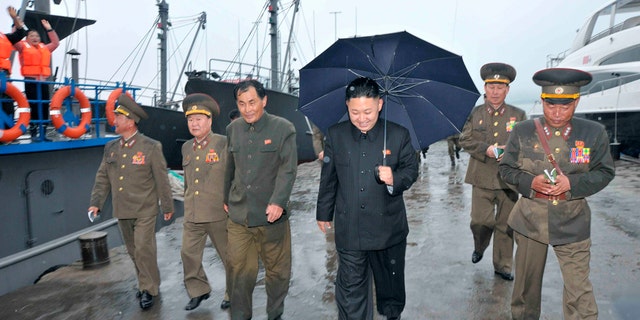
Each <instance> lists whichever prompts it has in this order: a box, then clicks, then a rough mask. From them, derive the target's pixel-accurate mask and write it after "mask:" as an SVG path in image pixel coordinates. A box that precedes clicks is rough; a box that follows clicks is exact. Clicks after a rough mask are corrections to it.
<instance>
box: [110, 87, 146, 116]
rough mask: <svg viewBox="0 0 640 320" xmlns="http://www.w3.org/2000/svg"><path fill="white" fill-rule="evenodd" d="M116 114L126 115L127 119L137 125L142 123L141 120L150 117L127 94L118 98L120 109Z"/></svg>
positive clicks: (118, 108) (117, 109)
mask: <svg viewBox="0 0 640 320" xmlns="http://www.w3.org/2000/svg"><path fill="white" fill-rule="evenodd" d="M115 112H117V113H119V114H122V115H125V116H126V117H127V118H129V119H132V120H133V121H135V122H136V123H138V122H139V121H140V119H147V118H149V115H147V113H146V112H145V111H144V110H143V109H142V107H140V106H139V105H138V104H137V103H136V102H135V101H133V98H131V97H130V96H129V95H127V94H124V93H123V94H121V95H120V96H119V97H118V107H117V108H116V110H115Z"/></svg>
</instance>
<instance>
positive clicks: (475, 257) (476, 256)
mask: <svg viewBox="0 0 640 320" xmlns="http://www.w3.org/2000/svg"><path fill="white" fill-rule="evenodd" d="M480 260H482V252H478V251H473V253H472V254H471V262H473V263H478V262H479V261H480Z"/></svg>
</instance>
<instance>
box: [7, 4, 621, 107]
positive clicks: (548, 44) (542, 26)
mask: <svg viewBox="0 0 640 320" xmlns="http://www.w3.org/2000/svg"><path fill="white" fill-rule="evenodd" d="M63 2H64V3H63V4H61V5H54V4H53V3H52V4H51V10H52V13H54V14H59V15H68V16H76V15H77V16H79V17H83V18H84V17H86V18H89V19H94V20H97V22H96V24H94V25H92V26H89V27H88V28H86V31H87V33H79V35H78V37H74V38H68V39H67V40H65V41H63V42H62V43H61V46H60V48H59V49H58V50H56V51H55V52H54V55H53V56H54V66H60V68H61V72H62V64H63V60H64V59H65V54H64V52H65V51H66V50H69V49H71V48H75V49H76V50H77V51H79V52H81V54H82V55H81V56H80V57H81V58H80V62H81V69H82V70H81V77H83V76H85V73H86V76H87V77H88V78H93V79H109V78H111V77H112V76H113V75H114V73H115V71H116V70H117V69H118V68H119V67H120V66H121V65H122V64H123V62H124V61H125V58H126V57H127V56H128V55H129V54H130V52H131V51H132V50H134V48H135V47H136V46H137V45H138V43H139V42H140V41H141V40H142V39H143V37H144V35H145V34H146V33H147V32H148V31H149V29H150V27H151V26H152V24H153V21H154V19H155V17H156V16H157V14H158V13H157V12H158V8H157V6H156V0H110V1H105V0H82V1H80V0H64V1H63ZM608 2H609V1H600V0H593V1H587V0H535V1H517V0H484V1H478V0H457V1H455V0H440V1H433V0H422V1H417V0H413V1H409V0H395V1H388V0H352V1H344V0H324V1H320V0H306V1H305V0H302V1H301V4H300V7H301V9H300V12H299V15H298V16H297V18H296V19H297V21H296V38H295V42H296V49H295V50H294V53H293V57H294V58H296V61H295V62H293V63H292V65H293V67H294V68H295V69H299V68H301V67H302V66H304V64H306V63H307V62H309V61H310V60H311V59H313V57H314V56H315V55H317V54H319V53H321V52H322V51H323V50H324V49H326V48H327V47H328V46H329V45H331V44H332V43H333V42H334V40H335V37H336V36H337V37H338V38H341V37H352V36H354V35H358V36H370V35H374V34H382V33H392V32H399V31H408V32H410V33H412V34H413V35H415V36H418V37H420V38H422V39H424V40H426V41H429V42H431V43H433V44H436V45H438V46H440V47H442V48H444V49H447V50H450V51H452V52H455V53H456V54H459V55H461V56H462V57H463V59H464V61H465V64H466V66H467V69H468V70H469V73H470V74H471V76H472V78H473V79H474V81H475V82H476V86H477V87H478V90H479V91H480V92H482V90H483V88H482V82H481V80H480V76H479V69H480V67H481V66H482V65H483V64H484V63H487V62H496V61H499V62H506V63H509V64H511V65H513V66H514V67H515V68H516V70H517V72H518V75H517V79H516V81H515V82H514V83H513V84H512V86H511V91H510V94H509V96H508V97H507V102H510V103H512V104H517V105H519V106H521V107H522V108H524V109H525V110H526V109H527V108H529V107H530V106H531V105H532V104H533V101H535V100H537V99H538V96H539V87H537V86H535V85H534V84H533V82H532V81H531V76H532V75H533V73H534V72H536V71H538V70H540V69H543V68H545V66H546V59H547V55H549V54H554V55H555V54H558V53H560V52H562V51H564V50H566V49H568V48H569V47H570V46H571V43H572V41H573V38H574V36H575V32H576V30H577V29H578V28H579V27H581V25H582V24H583V22H584V20H585V18H586V17H587V16H589V15H591V14H592V13H593V12H595V11H596V10H597V9H599V8H600V7H602V6H604V5H605V4H606V3H608ZM2 3H3V6H7V5H12V6H15V7H16V8H19V7H20V5H21V1H19V0H8V1H6V0H5V1H2ZM168 3H169V16H170V18H171V21H172V23H173V27H174V29H173V31H172V32H173V35H172V36H173V38H171V39H172V40H170V46H177V44H178V43H179V42H184V45H183V46H182V47H183V49H181V50H180V51H179V53H177V54H176V56H179V57H180V58H179V59H174V60H180V61H172V62H171V63H170V68H171V70H172V71H171V73H172V76H173V79H171V80H170V81H171V82H170V83H169V88H170V89H171V90H173V87H174V86H175V81H176V75H177V74H178V72H179V71H180V68H181V67H182V63H183V61H182V60H183V59H184V57H185V56H186V53H187V51H188V47H189V44H190V43H191V41H192V40H191V38H192V35H193V32H194V31H191V33H189V31H190V30H192V27H191V26H188V25H186V24H185V23H186V21H193V20H195V18H196V16H197V15H198V14H199V13H200V12H202V11H204V12H206V13H207V26H206V29H205V30H201V34H202V35H204V37H201V38H200V39H201V40H199V41H198V42H196V45H195V47H194V52H193V53H192V56H191V59H190V60H191V61H192V67H193V68H194V69H197V70H204V69H205V68H206V67H207V59H208V58H220V59H232V58H233V56H234V55H235V53H236V52H237V50H238V48H239V46H240V42H242V41H244V40H245V38H246V37H247V35H248V33H249V31H250V29H251V28H252V27H253V25H254V22H255V21H256V19H257V18H258V17H259V14H260V11H261V8H263V7H264V4H265V3H266V1H265V0H227V1H220V0H168ZM290 4H291V1H283V2H282V8H281V10H284V9H286V8H287V7H289V6H290ZM5 8H6V7H5ZM5 8H3V11H4V9H5ZM9 20H10V19H9V16H8V14H6V11H4V12H3V13H2V14H1V15H0V30H1V31H3V32H7V31H9V25H10V21H9ZM266 20H267V16H265V17H264V18H263V19H262V20H261V22H260V24H259V25H261V26H262V31H261V33H260V37H259V38H258V45H259V46H260V47H263V46H264V45H265V42H264V41H265V39H264V34H265V31H264V28H265V26H266ZM288 23H289V22H286V23H285V25H283V27H282V28H283V29H282V31H281V37H282V42H286V41H287V39H286V37H287V33H288V31H287V30H288ZM187 34H189V35H188V36H187ZM254 41H255V40H253V41H252V42H254ZM156 43H157V40H156V38H155V36H154V37H153V39H152V40H151V43H150V44H149V48H150V50H149V52H148V53H146V55H145V64H144V65H142V66H140V69H139V71H138V73H137V76H136V78H135V80H134V83H135V84H138V85H151V86H157V82H154V81H153V80H152V79H153V76H154V75H155V70H156V68H157V51H156V50H155V48H157V44H156ZM267 52H268V51H267ZM255 56H256V46H255V43H252V44H251V48H250V49H249V50H248V53H247V62H249V63H254V62H255V60H256V58H255ZM262 63H263V64H264V65H267V66H268V65H269V64H270V60H269V58H268V54H267V57H266V58H264V59H263V60H262ZM16 65H18V63H17V62H16V63H14V74H15V75H19V72H17V70H18V69H17V66H16ZM125 68H126V67H125ZM131 68H134V67H131ZM69 69H70V68H69V67H66V68H65V72H64V74H65V75H67V76H68V75H70V70H69ZM132 74H133V71H129V74H128V75H127V76H126V77H123V76H120V75H118V76H117V77H116V78H114V79H113V80H119V81H121V80H124V81H127V82H129V81H130V78H131V75H132ZM118 77H123V78H118ZM183 87H184V85H183V84H180V86H179V88H180V89H179V92H181V91H182V90H183ZM147 94H149V93H148V92H147ZM527 111H528V110H527Z"/></svg>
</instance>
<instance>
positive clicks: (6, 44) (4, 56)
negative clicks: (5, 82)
mask: <svg viewBox="0 0 640 320" xmlns="http://www.w3.org/2000/svg"><path fill="white" fill-rule="evenodd" d="M7 12H9V16H10V17H11V19H12V20H13V26H14V28H15V30H14V31H13V32H12V33H6V34H5V33H1V32H0V74H3V75H4V77H6V78H8V77H9V76H10V75H11V60H10V58H11V52H12V51H13V45H14V44H16V43H18V42H19V41H20V40H21V39H22V38H24V36H25V34H26V33H27V30H28V29H27V27H26V26H25V25H24V23H22V20H20V17H18V13H17V12H16V8H14V7H11V6H9V7H7ZM0 76H1V75H0ZM0 98H2V99H7V101H2V110H3V111H4V113H5V114H6V115H7V116H8V117H9V118H10V119H13V109H14V108H13V101H11V98H10V97H8V96H6V95H5V94H2V95H1V96H0ZM11 126H12V124H6V128H10V127H11ZM2 127H3V125H2V124H0V128H2Z"/></svg>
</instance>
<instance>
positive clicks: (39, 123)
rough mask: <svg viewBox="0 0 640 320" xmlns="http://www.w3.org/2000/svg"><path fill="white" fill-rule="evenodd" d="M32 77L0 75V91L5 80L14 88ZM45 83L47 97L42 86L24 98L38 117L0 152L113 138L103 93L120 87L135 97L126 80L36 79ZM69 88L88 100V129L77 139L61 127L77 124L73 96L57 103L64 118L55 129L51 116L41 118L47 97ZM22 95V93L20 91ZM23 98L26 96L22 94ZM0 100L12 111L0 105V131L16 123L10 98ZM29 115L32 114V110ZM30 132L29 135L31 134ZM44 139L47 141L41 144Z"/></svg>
mask: <svg viewBox="0 0 640 320" xmlns="http://www.w3.org/2000/svg"><path fill="white" fill-rule="evenodd" d="M34 81H35V80H27V79H12V78H6V77H4V76H3V75H0V91H2V92H4V88H5V87H6V84H5V83H7V82H8V83H11V84H13V85H14V86H16V87H17V88H18V89H21V87H24V84H25V83H28V82H34ZM39 82H40V83H44V84H47V85H49V88H50V93H51V94H50V98H49V99H42V98H41V97H42V96H43V95H42V92H41V91H40V90H41V88H42V86H37V97H39V98H36V99H33V98H32V99H28V102H29V107H30V109H33V108H36V110H37V112H38V114H39V115H40V117H39V119H41V120H37V119H33V118H32V119H30V120H29V124H28V125H27V126H26V128H22V135H21V136H19V137H18V138H16V139H14V140H13V141H8V142H4V143H0V154H8V153H19V152H29V151H32V152H35V151H42V150H54V149H66V148H72V147H82V146H93V145H100V144H104V143H106V142H107V141H109V140H111V139H112V138H113V137H115V134H114V133H113V130H111V126H110V125H109V124H108V121H107V118H106V113H105V105H106V100H107V96H108V95H109V94H110V93H111V92H113V91H114V90H116V89H123V90H124V91H126V92H128V93H131V95H132V96H133V97H134V99H135V98H136V93H137V91H138V90H139V88H134V87H129V86H127V84H126V83H115V84H112V85H107V84H104V83H99V82H98V83H76V82H75V81H73V80H71V79H69V78H65V79H64V81H62V82H56V81H39ZM65 86H69V87H70V92H71V93H72V95H73V94H75V90H80V91H82V93H84V95H85V96H86V97H87V99H88V100H89V104H90V109H91V121H90V123H89V125H88V129H87V130H86V132H85V133H84V134H82V136H80V137H78V138H69V137H66V136H64V135H63V132H64V129H65V127H75V126H78V125H79V124H80V123H81V118H82V110H80V103H79V101H78V100H77V99H75V98H74V97H67V98H65V99H64V100H63V103H62V105H61V106H60V114H61V116H62V118H63V120H64V126H62V127H61V128H59V129H56V128H55V127H54V125H53V123H52V121H51V117H49V118H48V119H43V114H44V112H43V111H44V110H45V108H49V106H50V103H51V100H52V99H53V98H54V96H55V93H56V92H57V91H58V90H59V89H61V88H63V87H65ZM23 94H24V92H23ZM25 97H26V95H25ZM0 103H2V104H3V105H6V104H7V103H11V104H13V106H14V113H13V114H7V113H6V112H5V111H4V109H3V108H0V130H2V129H4V130H7V129H10V128H12V127H13V126H15V125H16V123H17V119H18V117H19V114H18V112H17V110H18V109H17V108H16V107H17V104H16V102H15V101H13V99H12V98H11V97H9V96H6V95H1V96H0ZM32 114H33V113H32ZM32 130H33V131H32ZM32 132H33V134H32ZM44 142H47V143H44Z"/></svg>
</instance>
